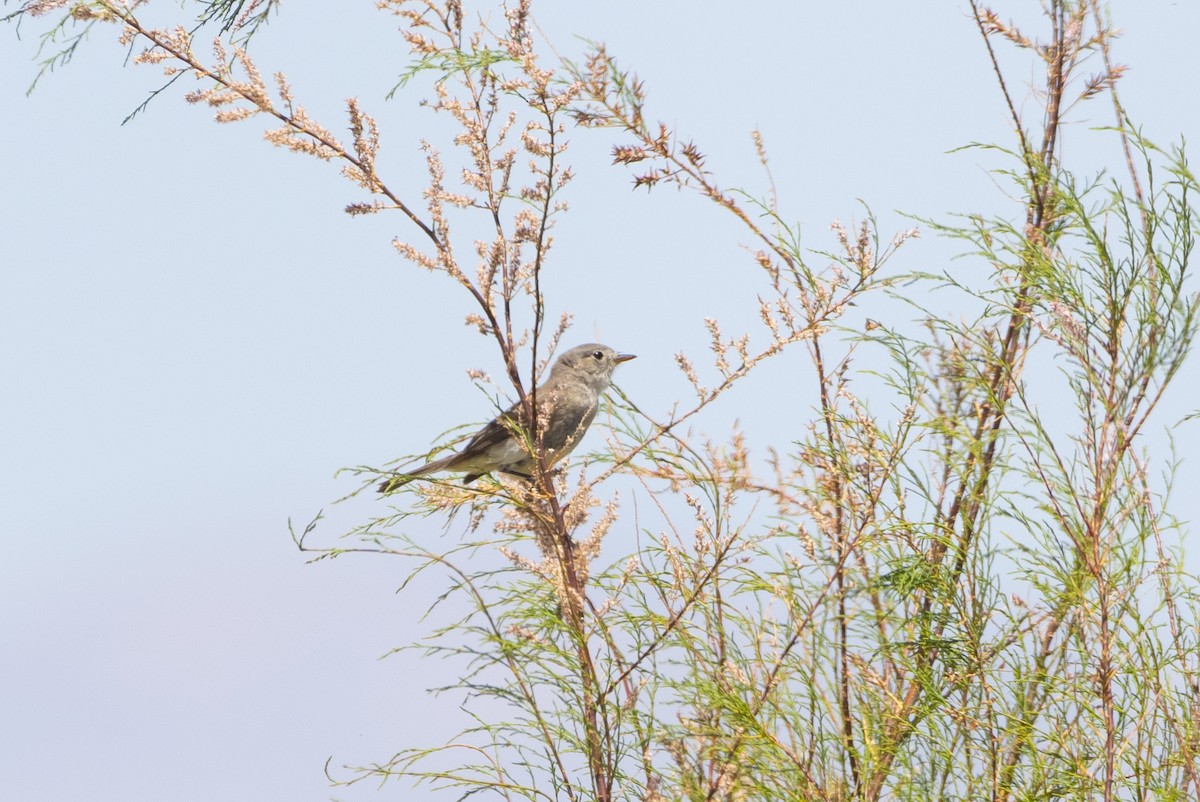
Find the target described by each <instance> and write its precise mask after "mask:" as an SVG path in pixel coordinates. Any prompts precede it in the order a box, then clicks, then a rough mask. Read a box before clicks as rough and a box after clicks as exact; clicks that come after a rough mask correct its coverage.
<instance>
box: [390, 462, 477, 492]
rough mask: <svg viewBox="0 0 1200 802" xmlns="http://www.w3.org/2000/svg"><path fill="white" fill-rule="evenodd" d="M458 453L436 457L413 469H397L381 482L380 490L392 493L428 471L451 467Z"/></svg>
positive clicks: (434, 471)
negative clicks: (441, 457) (392, 474)
mask: <svg viewBox="0 0 1200 802" xmlns="http://www.w3.org/2000/svg"><path fill="white" fill-rule="evenodd" d="M456 456H458V455H457V454H451V455H450V456H449V457H445V458H443V459H435V460H434V461H433V462H427V463H425V464H424V465H422V466H421V467H419V468H414V469H413V470H411V471H396V473H395V475H394V476H390V477H388V478H387V479H384V480H383V481H382V482H380V483H379V492H380V493H383V494H385V495H386V494H387V493H392V492H394V491H396V490H398V489H399V488H401V487H403V486H404V485H406V484H408V483H409V482H411V481H412V480H414V479H419V478H421V477H422V476H424V475H425V474H427V473H436V472H437V471H440V470H443V469H445V468H448V467H450V464H451V462H452V461H453V458H454V457H456Z"/></svg>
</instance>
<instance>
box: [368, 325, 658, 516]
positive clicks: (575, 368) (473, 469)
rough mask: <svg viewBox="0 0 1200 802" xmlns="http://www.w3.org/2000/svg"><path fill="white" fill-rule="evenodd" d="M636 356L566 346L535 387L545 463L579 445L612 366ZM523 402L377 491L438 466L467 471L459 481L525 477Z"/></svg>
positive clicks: (529, 444)
mask: <svg viewBox="0 0 1200 802" xmlns="http://www.w3.org/2000/svg"><path fill="white" fill-rule="evenodd" d="M634 358H636V357H635V355H634V354H622V353H618V352H617V351H616V350H614V349H612V348H609V347H608V346H607V345H602V344H600V343H586V344H584V345H577V346H575V347H574V348H572V349H570V350H569V351H565V352H564V353H563V354H562V355H561V356H559V358H558V359H557V360H555V362H554V365H553V366H552V367H551V368H550V376H549V378H547V379H546V381H545V383H544V384H542V385H541V386H540V387H538V388H537V391H536V393H535V397H536V399H537V406H538V411H537V420H538V423H539V424H540V425H541V426H542V427H543V431H542V437H541V440H542V448H543V449H544V450H545V454H546V462H547V464H548V465H553V464H554V463H555V462H558V461H559V460H561V459H562V458H563V457H565V456H567V455H568V454H570V453H571V451H572V450H573V449H574V448H575V446H577V445H578V444H579V441H580V439H581V438H582V437H583V434H584V432H586V431H587V429H588V427H589V426H591V425H592V421H593V420H594V419H595V417H596V410H597V409H598V408H599V406H600V397H601V396H602V395H603V394H604V391H605V390H607V389H608V387H609V385H610V384H611V383H612V375H613V371H614V370H616V368H617V365H619V364H621V363H622V362H628V361H629V360H631V359H634ZM523 417H524V415H523V413H522V409H521V403H520V402H517V403H516V404H513V405H512V406H511V407H509V408H508V409H507V410H506V411H505V412H504V413H503V414H501V415H499V416H497V417H496V418H495V419H494V420H492V421H491V422H489V423H488V424H487V425H486V426H484V427H483V428H482V429H480V430H479V431H478V432H476V433H475V435H474V436H473V437H472V438H471V440H470V441H469V442H468V443H467V445H466V447H464V448H463V450H462V451H459V452H457V453H455V454H451V455H449V456H447V457H442V458H441V459H435V460H433V461H432V462H427V463H425V464H424V465H421V466H419V467H417V468H414V469H413V470H410V471H401V472H398V474H397V475H396V476H393V477H391V478H388V479H385V480H384V481H382V482H380V484H379V492H380V493H391V492H392V491H394V490H396V489H397V488H399V487H401V486H403V485H406V484H408V483H409V482H411V481H413V480H414V479H417V478H419V477H422V476H427V475H428V474H431V473H438V472H439V471H461V472H464V473H466V476H464V477H463V484H470V483H471V482H473V481H475V480H476V479H478V478H479V477H480V476H483V475H484V474H486V473H491V472H493V471H499V472H500V473H508V474H513V475H516V476H523V477H525V478H529V477H531V476H532V475H533V470H534V466H535V465H536V462H537V458H536V456H535V454H533V453H531V451H532V450H533V449H534V448H536V447H537V446H536V444H535V443H534V441H533V440H532V438H527V437H526V436H525V435H524V434H522V432H523V430H525V429H526V427H525V426H524V425H523V422H522V418H523Z"/></svg>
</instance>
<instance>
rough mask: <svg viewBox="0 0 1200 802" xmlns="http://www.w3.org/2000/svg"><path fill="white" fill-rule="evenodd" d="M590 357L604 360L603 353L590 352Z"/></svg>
mask: <svg viewBox="0 0 1200 802" xmlns="http://www.w3.org/2000/svg"><path fill="white" fill-rule="evenodd" d="M592 356H594V357H595V358H596V359H604V352H603V351H592Z"/></svg>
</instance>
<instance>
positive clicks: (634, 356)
mask: <svg viewBox="0 0 1200 802" xmlns="http://www.w3.org/2000/svg"><path fill="white" fill-rule="evenodd" d="M631 359H637V354H617V356H616V362H617V364H618V365H619V364H621V363H622V362H628V361H629V360H631Z"/></svg>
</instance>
